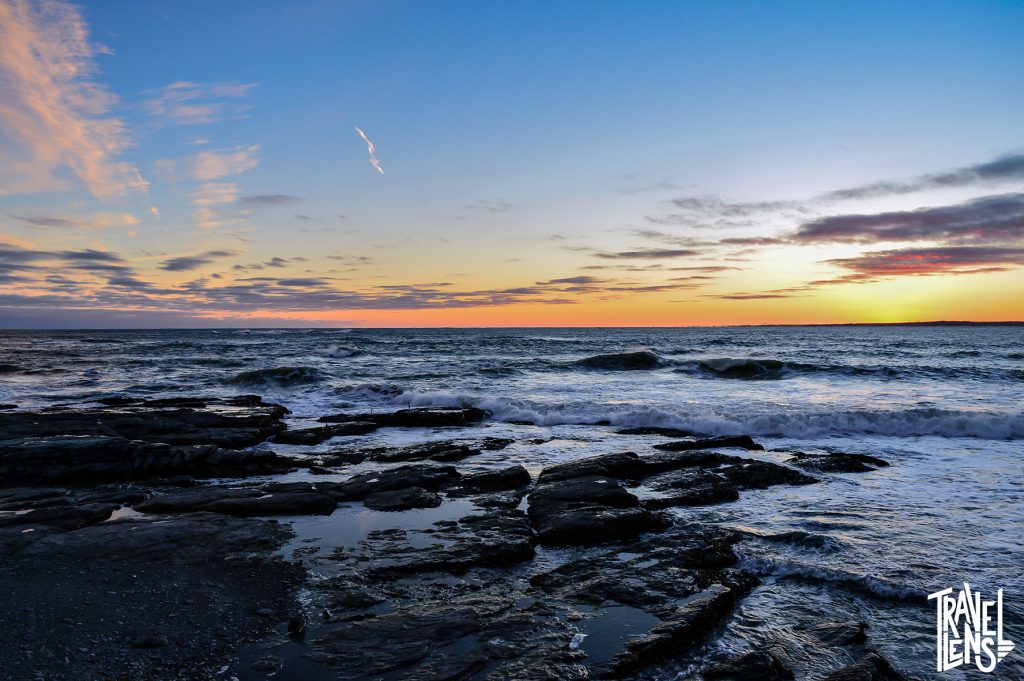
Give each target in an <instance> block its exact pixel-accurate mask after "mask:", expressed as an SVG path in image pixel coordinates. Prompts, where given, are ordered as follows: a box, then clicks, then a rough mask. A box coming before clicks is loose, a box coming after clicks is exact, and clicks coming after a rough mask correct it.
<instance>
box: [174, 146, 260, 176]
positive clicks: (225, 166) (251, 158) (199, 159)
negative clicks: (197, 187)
mask: <svg viewBox="0 0 1024 681" xmlns="http://www.w3.org/2000/svg"><path fill="white" fill-rule="evenodd" d="M259 150H260V145H258V144H250V145H248V146H239V147H235V148H233V149H228V150H221V151H200V152H199V153H198V154H195V155H194V156H192V157H191V159H190V162H189V168H190V169H191V172H192V176H193V177H194V178H196V179H197V180H216V179H217V178H220V177H226V176H228V175H239V174H241V173H244V172H245V171H247V170H252V169H253V168H255V167H256V166H257V165H259V163H260V160H259V159H258V158H256V153H257V152H259Z"/></svg>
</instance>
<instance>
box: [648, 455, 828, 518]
mask: <svg viewBox="0 0 1024 681" xmlns="http://www.w3.org/2000/svg"><path fill="white" fill-rule="evenodd" d="M648 468H649V469H651V470H654V471H658V472H657V473H655V474H654V475H652V476H651V477H649V478H647V479H645V480H644V485H646V486H648V487H650V488H652V489H654V490H657V491H658V492H659V493H661V495H660V496H659V497H656V498H652V499H647V500H645V505H647V506H648V507H649V508H666V507H668V506H704V505H708V504H717V503H723V502H727V501H735V500H736V499H738V498H739V491H740V490H744V489H765V488H768V487H772V486H774V485H807V484H811V483H813V482H817V480H816V479H815V478H812V477H810V476H808V475H805V474H804V473H801V472H800V471H798V470H796V469H793V468H789V467H788V466H781V465H779V464H775V463H771V462H769V461H758V460H755V459H745V458H742V457H738V456H728V455H725V454H719V453H717V452H706V451H696V452H677V453H673V454H671V455H656V456H654V457H651V461H650V464H649V466H648Z"/></svg>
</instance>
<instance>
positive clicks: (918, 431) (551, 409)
mask: <svg viewBox="0 0 1024 681" xmlns="http://www.w3.org/2000/svg"><path fill="white" fill-rule="evenodd" d="M391 402H392V403H393V404H398V405H403V406H407V407H479V408H481V409H486V410H487V411H489V412H491V414H492V418H493V419H494V420H496V421H505V422H516V423H520V422H521V423H531V424H534V425H538V426H555V425H612V426H618V427H636V426H661V427H669V428H680V429H683V430H689V431H692V432H695V433H702V434H706V435H743V434H749V435H761V436H767V437H788V438H822V437H834V436H838V435H850V434H865V435H882V436H888V437H919V436H927V435H935V436H940V437H973V438H978V439H984V440H1005V439H1015V438H1024V413H1022V412H1018V413H1015V414H1014V413H999V412H982V411H955V410H948V409H902V410H899V409H894V410H877V411H875V410H868V409H860V410H837V411H831V412H830V411H820V412H795V413H794V412H790V413H785V412H775V413H767V414H754V415H740V414H722V413H718V412H715V411H713V410H711V409H705V410H696V409H695V410H694V411H692V412H689V413H682V412H674V411H669V410H666V409H661V408H658V407H647V406H631V405H621V406H614V407H609V406H603V405H595V404H594V403H592V402H589V401H582V400H581V401H578V402H568V403H555V404H550V403H548V404H545V403H541V402H535V401H532V400H518V399H511V398H506V397H499V396H489V395H481V394H472V393H457V392H447V391H422V392H421V391H414V390H406V391H403V392H402V393H401V394H399V395H397V396H395V397H394V398H393V399H392V400H391Z"/></svg>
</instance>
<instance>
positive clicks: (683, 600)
mask: <svg viewBox="0 0 1024 681" xmlns="http://www.w3.org/2000/svg"><path fill="white" fill-rule="evenodd" d="M428 536H432V537H435V538H436V539H438V540H440V541H438V542H435V543H426V544H425V541H426V538H427V537H428ZM511 537H519V539H518V540H517V541H514V542H513V541H511V539H510V538H511ZM736 539H737V535H735V534H734V533H729V532H726V531H722V530H718V529H713V528H699V527H696V526H686V527H681V528H678V529H676V530H671V531H669V532H666V533H664V534H659V535H654V536H651V537H649V538H639V539H633V540H628V541H626V542H625V543H624V544H622V545H621V546H616V547H615V548H610V549H604V548H602V549H593V550H589V551H588V552H586V553H583V554H575V555H574V556H572V557H571V559H570V562H568V563H564V564H562V565H561V566H559V567H557V568H555V569H553V570H548V571H545V572H542V573H540V574H535V573H534V572H533V569H532V567H530V566H528V565H522V564H521V562H522V561H523V560H525V559H527V558H528V557H529V556H530V555H532V546H533V542H534V541H535V539H534V538H533V534H532V531H531V530H530V526H529V524H528V523H527V522H526V520H525V518H523V516H522V514H521V513H516V512H514V511H505V512H502V513H498V514H484V515H480V516H468V517H465V518H461V519H459V520H458V521H439V522H437V523H435V524H434V528H433V529H431V530H401V529H393V530H382V531H378V532H372V533H370V535H369V536H368V537H367V538H366V539H365V540H364V541H362V542H360V543H359V544H358V545H357V546H356V547H354V548H351V549H349V548H346V549H345V550H343V551H339V552H338V553H337V555H336V556H334V559H335V560H336V561H337V565H338V567H339V569H340V570H341V571H342V574H341V575H340V576H338V577H335V578H331V579H328V580H322V581H321V582H318V583H317V585H316V587H315V589H316V590H317V591H318V592H319V598H320V599H321V602H324V603H325V604H326V605H327V607H328V608H329V610H330V612H329V613H328V614H327V615H325V616H327V617H328V621H329V622H331V623H332V624H331V625H329V626H327V627H324V628H323V629H321V630H320V631H319V632H318V635H317V636H316V637H315V638H313V639H312V640H308V639H307V645H306V652H305V655H306V656H307V657H310V658H312V659H313V660H315V661H316V662H317V663H319V664H321V665H323V666H325V667H328V668H330V669H332V670H334V671H335V672H336V673H337V675H338V677H339V678H396V679H466V678H488V679H505V680H511V679H516V680H518V679H526V680H529V679H559V680H562V679H566V680H579V681H583V680H585V679H593V678H627V677H629V674H630V673H631V672H629V671H620V670H632V669H636V670H640V669H642V668H643V667H645V666H647V665H648V664H652V663H654V662H657V661H659V660H661V659H663V658H664V657H666V656H671V655H673V654H676V653H679V652H684V651H686V650H687V648H688V646H693V645H697V644H699V643H700V642H702V641H703V640H704V639H705V638H706V637H707V636H708V635H709V634H710V632H711V631H713V630H714V627H715V626H717V625H718V624H719V623H720V622H721V621H722V619H724V618H725V617H726V616H727V615H728V614H729V612H730V609H729V608H728V607H727V601H729V600H732V599H733V596H732V595H729V594H734V595H735V597H738V596H739V595H740V594H742V593H743V592H745V591H746V590H747V589H748V588H749V587H750V586H751V585H752V584H753V583H755V581H756V580H755V578H754V577H752V576H751V575H749V574H747V573H745V572H742V571H737V570H735V569H730V568H729V567H728V566H729V565H731V564H733V563H735V560H736V557H735V555H733V553H732V549H731V546H732V543H733V542H734V541H736ZM417 546H419V547H420V548H417ZM497 556H502V557H503V560H506V561H508V562H507V563H505V564H503V565H496V564H494V563H493V562H491V563H488V562H482V561H494V560H495V559H496V557H497ZM506 565H507V567H506ZM624 610H629V611H630V612H637V613H639V614H641V615H642V619H644V620H646V621H648V622H651V624H650V625H649V628H650V630H649V631H646V632H645V630H640V632H639V633H640V634H641V635H642V636H644V637H646V636H651V635H653V634H657V635H658V636H659V637H661V638H662V639H664V640H666V641H667V642H666V643H664V644H663V645H661V646H655V645H653V644H652V645H650V646H648V647H645V648H642V649H636V650H629V651H627V650H626V649H625V647H624V646H623V649H622V650H610V651H601V653H602V657H600V658H597V657H593V658H592V657H591V656H590V655H588V652H587V651H586V650H585V648H586V646H585V645H584V646H583V647H579V646H575V647H572V646H570V643H571V642H572V641H573V640H574V635H575V634H576V633H577V632H584V633H587V632H591V631H593V630H594V629H593V628H594V627H598V628H600V627H608V626H611V627H615V626H617V622H616V619H617V618H618V617H619V616H620V613H621V612H622V611H624ZM687 625H689V629H688V630H687V631H688V633H689V636H683V635H682V634H680V635H678V636H676V637H675V638H674V639H671V640H669V634H668V633H665V632H663V631H662V630H660V629H658V627H662V626H666V627H669V628H670V629H671V631H676V630H680V629H682V628H684V627H686V626H687ZM591 640H593V639H591ZM605 652H607V654H604V653H605ZM617 653H620V654H621V655H617Z"/></svg>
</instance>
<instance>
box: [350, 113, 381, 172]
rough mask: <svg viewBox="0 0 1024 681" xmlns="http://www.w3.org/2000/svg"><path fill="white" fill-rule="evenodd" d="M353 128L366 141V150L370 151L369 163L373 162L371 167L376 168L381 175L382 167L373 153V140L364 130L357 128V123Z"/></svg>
mask: <svg viewBox="0 0 1024 681" xmlns="http://www.w3.org/2000/svg"><path fill="white" fill-rule="evenodd" d="M355 128H356V132H358V133H359V136H360V137H362V138H363V139H364V140H365V141H366V150H367V151H368V152H370V163H371V164H373V167H374V168H376V169H377V172H378V173H380V174H381V175H383V174H384V169H383V168H381V167H380V160H379V159H378V158H377V156H376V155H375V154H374V153H373V142H371V141H370V138H369V137H367V136H366V133H365V132H363V131H362V130H360V129H359V126H358V125H357V126H355Z"/></svg>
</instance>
